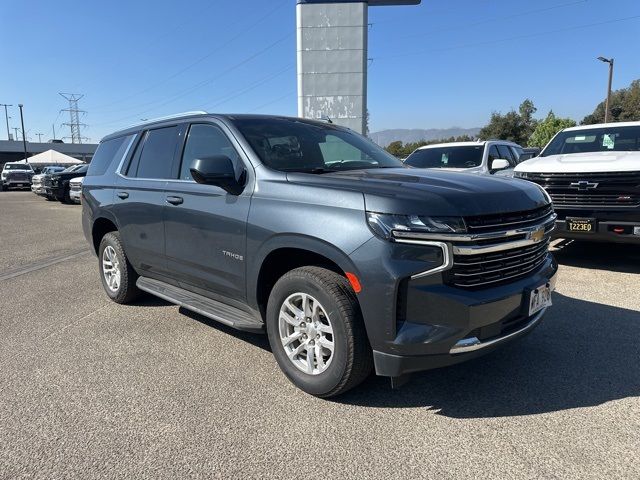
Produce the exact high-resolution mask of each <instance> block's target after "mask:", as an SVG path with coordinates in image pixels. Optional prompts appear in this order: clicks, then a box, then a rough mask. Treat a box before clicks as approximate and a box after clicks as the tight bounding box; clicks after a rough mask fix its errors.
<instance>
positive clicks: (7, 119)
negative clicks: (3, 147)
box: [0, 103, 13, 140]
mask: <svg viewBox="0 0 640 480" xmlns="http://www.w3.org/2000/svg"><path fill="white" fill-rule="evenodd" d="M0 105H1V106H3V107H4V118H5V120H6V121H7V140H11V134H10V133H9V114H8V113H7V107H13V105H9V104H7V103H0Z"/></svg>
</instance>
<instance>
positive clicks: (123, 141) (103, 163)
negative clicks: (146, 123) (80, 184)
mask: <svg viewBox="0 0 640 480" xmlns="http://www.w3.org/2000/svg"><path fill="white" fill-rule="evenodd" d="M134 136H135V135H128V136H125V137H119V138H113V139H111V140H107V141H106V142H102V143H101V144H100V145H99V146H98V149H97V150H96V153H95V155H94V156H93V158H92V159H91V163H90V164H89V170H88V171H87V176H89V175H104V173H105V172H106V171H107V168H109V165H111V162H112V161H113V160H114V159H117V160H118V161H120V160H121V159H122V156H123V155H124V153H125V152H126V150H127V148H129V145H130V144H131V142H132V141H133V137H134Z"/></svg>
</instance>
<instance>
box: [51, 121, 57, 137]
mask: <svg viewBox="0 0 640 480" xmlns="http://www.w3.org/2000/svg"><path fill="white" fill-rule="evenodd" d="M51 128H52V129H53V139H54V140H55V139H56V124H55V123H52V124H51Z"/></svg>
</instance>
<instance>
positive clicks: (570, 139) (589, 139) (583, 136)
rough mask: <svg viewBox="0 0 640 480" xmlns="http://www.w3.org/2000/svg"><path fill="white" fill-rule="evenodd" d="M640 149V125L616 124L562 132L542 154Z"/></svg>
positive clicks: (631, 150) (545, 155) (633, 150)
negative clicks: (618, 125)
mask: <svg viewBox="0 0 640 480" xmlns="http://www.w3.org/2000/svg"><path fill="white" fill-rule="evenodd" d="M638 150H640V125H636V126H632V127H616V126H615V124H612V125H611V126H606V127H600V128H590V129H584V130H573V131H568V132H567V131H565V132H560V133H559V134H558V135H556V136H555V137H554V139H553V140H551V142H549V145H547V147H546V148H545V149H544V151H543V152H542V153H541V154H540V156H541V157H547V156H549V155H562V154H568V153H590V152H612V151H613V152H637V151H638Z"/></svg>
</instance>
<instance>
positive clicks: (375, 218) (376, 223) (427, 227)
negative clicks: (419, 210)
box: [367, 212, 466, 240]
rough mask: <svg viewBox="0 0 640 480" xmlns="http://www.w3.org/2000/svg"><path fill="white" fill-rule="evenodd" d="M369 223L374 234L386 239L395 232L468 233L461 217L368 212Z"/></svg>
mask: <svg viewBox="0 0 640 480" xmlns="http://www.w3.org/2000/svg"><path fill="white" fill-rule="evenodd" d="M367 223H368V224H369V227H370V228H371V230H373V232H374V233H375V234H376V235H378V236H379V237H382V238H384V239H387V240H388V239H390V238H392V237H393V232H394V231H398V232H416V233H461V232H466V227H465V224H464V220H463V219H462V218H461V217H426V216H423V215H393V214H387V213H376V212H367Z"/></svg>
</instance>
